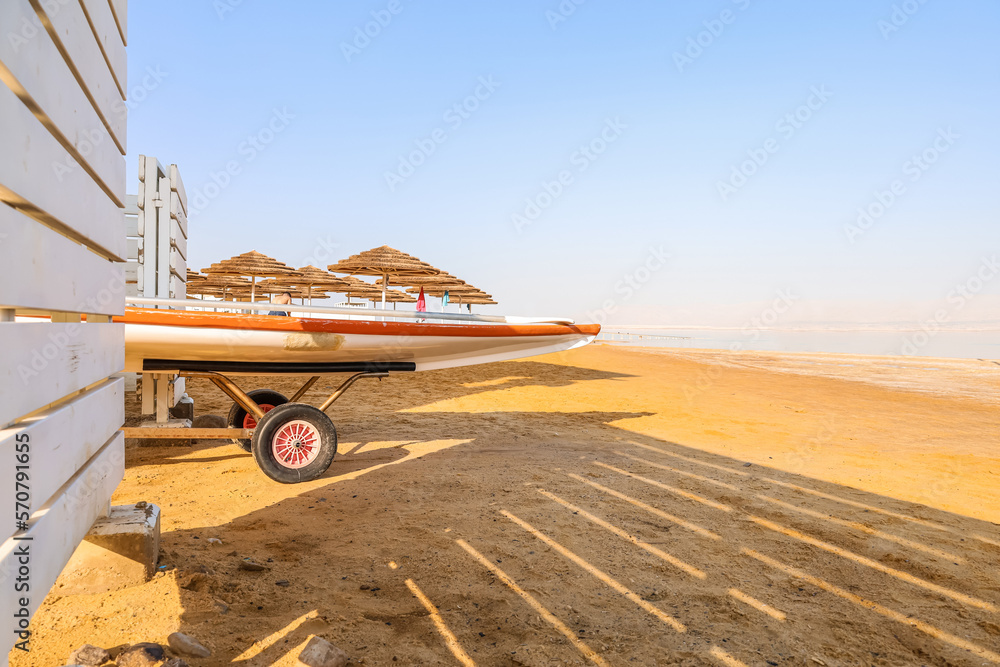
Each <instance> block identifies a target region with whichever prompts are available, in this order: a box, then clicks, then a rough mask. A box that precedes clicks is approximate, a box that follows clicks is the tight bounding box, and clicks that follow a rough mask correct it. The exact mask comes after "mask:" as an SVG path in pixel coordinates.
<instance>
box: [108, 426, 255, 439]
mask: <svg viewBox="0 0 1000 667" xmlns="http://www.w3.org/2000/svg"><path fill="white" fill-rule="evenodd" d="M122 432H123V433H124V434H125V437H126V438H136V439H137V440H142V439H150V438H155V439H157V440H171V439H176V440H187V439H196V440H212V439H217V440H222V439H226V440H228V439H230V438H238V439H245V438H252V437H253V429H248V428H164V427H156V426H150V427H148V428H139V427H129V428H123V429H122Z"/></svg>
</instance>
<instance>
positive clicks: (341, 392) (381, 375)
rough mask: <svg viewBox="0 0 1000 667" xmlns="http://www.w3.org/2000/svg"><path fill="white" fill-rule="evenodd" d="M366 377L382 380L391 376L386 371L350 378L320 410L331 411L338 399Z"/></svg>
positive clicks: (358, 374) (371, 372) (361, 374)
mask: <svg viewBox="0 0 1000 667" xmlns="http://www.w3.org/2000/svg"><path fill="white" fill-rule="evenodd" d="M365 377H368V378H379V379H380V380H381V379H382V378H384V377H389V374H388V373H386V372H384V371H379V372H373V371H366V372H364V373H355V374H354V375H352V376H351V377H349V378H347V379H346V380H344V382H343V384H341V385H340V386H339V387H337V390H336V391H335V392H333V393H332V394H330V397H329V398H328V399H326V401H324V402H323V405H321V406H319V409H320V410H322V411H323V412H326V411H327V410H329V409H330V406H332V405H333V404H334V403H335V402H336V400H337V399H338V398H340V397H341V396H343V395H344V392H345V391H347V390H348V389H350V388H351V385H352V384H354V383H355V382H357V381H358V380H360V379H361V378H365Z"/></svg>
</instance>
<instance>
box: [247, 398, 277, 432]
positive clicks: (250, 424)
mask: <svg viewBox="0 0 1000 667" xmlns="http://www.w3.org/2000/svg"><path fill="white" fill-rule="evenodd" d="M257 407H259V408H260V409H261V410H263V411H264V414H267V413H268V412H270V411H271V410H274V406H273V405H268V404H267V403H261V404H260V405H258V406H257ZM243 428H257V420H256V419H254V418H253V415H251V414H247V415H244V417H243Z"/></svg>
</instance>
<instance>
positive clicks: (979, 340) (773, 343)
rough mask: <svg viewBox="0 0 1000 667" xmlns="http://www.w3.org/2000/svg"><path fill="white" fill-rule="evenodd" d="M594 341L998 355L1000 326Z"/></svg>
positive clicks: (611, 332) (628, 332)
mask: <svg viewBox="0 0 1000 667" xmlns="http://www.w3.org/2000/svg"><path fill="white" fill-rule="evenodd" d="M598 340H600V341H604V342H610V343H615V344H625V345H641V346H652V347H678V348H692V349H697V348H701V349H714V350H755V351H760V352H834V353H846V354H875V355H886V356H916V357H941V358H957V359H993V360H1000V330H993V331H947V330H944V331H924V330H912V331H902V330H900V331H871V330H854V331H848V330H833V331H830V330H780V329H765V330H758V329H755V330H752V331H749V332H745V331H744V330H741V329H652V328H650V329H647V328H644V327H643V328H631V327H613V326H606V327H604V330H603V331H602V333H601V336H600V337H599V339H598Z"/></svg>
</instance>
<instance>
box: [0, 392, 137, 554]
mask: <svg viewBox="0 0 1000 667" xmlns="http://www.w3.org/2000/svg"><path fill="white" fill-rule="evenodd" d="M124 422H125V380H124V379H122V378H117V379H111V380H106V381H105V382H102V383H101V384H99V385H97V386H96V387H94V388H92V389H90V390H89V391H87V392H86V393H84V394H80V395H78V396H76V397H74V398H73V399H71V400H69V401H66V402H65V403H60V404H58V405H56V406H55V407H52V408H50V409H49V410H46V411H45V412H43V413H40V414H38V415H36V416H35V417H32V418H31V419H30V420H26V421H24V422H19V423H17V424H15V425H14V426H12V427H11V428H7V429H3V430H0V461H6V462H8V466H9V467H12V466H13V465H14V464H15V463H19V461H18V460H17V459H16V458H15V456H17V455H18V454H19V453H20V454H21V455H22V456H23V455H24V454H27V457H25V458H23V459H22V460H26V461H27V463H26V465H27V466H28V467H27V468H25V469H24V470H25V472H26V473H27V480H26V484H27V486H28V488H29V494H28V495H29V497H28V500H27V502H25V503H24V504H25V505H26V506H27V507H28V509H27V510H26V511H27V512H28V513H29V514H32V513H34V512H35V511H36V510H38V509H39V508H40V507H41V506H42V505H44V504H45V503H46V502H48V501H49V499H50V498H52V496H53V495H54V494H55V492H56V491H57V490H58V489H59V487H61V486H62V485H63V484H65V483H66V482H67V481H69V479H70V478H71V477H73V475H75V474H76V471H77V470H79V469H80V468H82V467H83V466H84V464H86V463H87V461H88V460H90V457H92V456H93V455H94V454H96V453H97V451H98V450H99V449H100V448H101V447H103V446H104V444H105V443H106V442H107V441H108V440H109V439H111V436H113V435H114V434H115V431H117V430H118V428H119V427H121V425H122V424H123V423H124ZM15 492H16V490H15V487H14V485H13V484H3V485H0V502H2V503H3V507H14V501H15V497H14V496H15ZM22 498H23V496H22ZM9 528H10V529H9V530H8V524H4V525H3V526H2V529H3V533H2V536H3V537H4V538H6V537H9V536H10V535H11V534H13V526H10V527H9Z"/></svg>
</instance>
